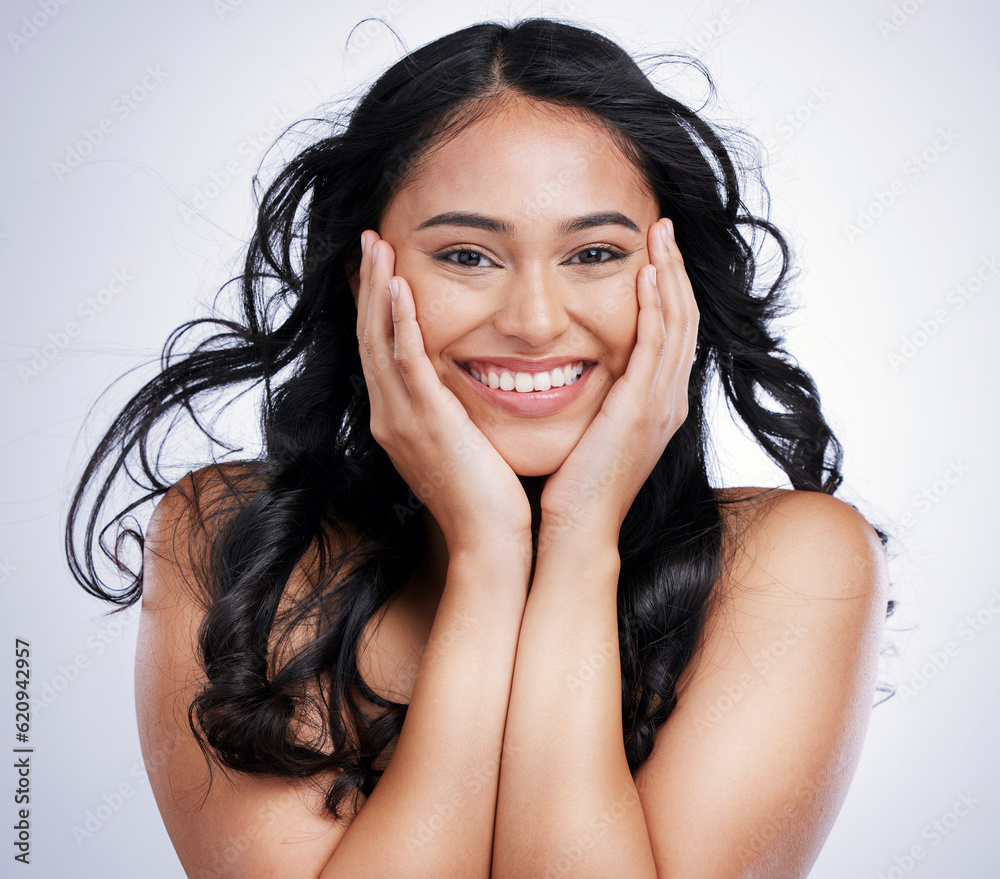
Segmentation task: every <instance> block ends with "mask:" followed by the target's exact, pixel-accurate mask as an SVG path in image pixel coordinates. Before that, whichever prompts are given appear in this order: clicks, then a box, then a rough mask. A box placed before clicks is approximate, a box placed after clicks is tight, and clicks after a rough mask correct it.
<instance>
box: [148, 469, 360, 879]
mask: <svg viewBox="0 0 1000 879" xmlns="http://www.w3.org/2000/svg"><path fill="white" fill-rule="evenodd" d="M260 485H261V483H260V480H259V479H257V478H256V477H255V474H254V472H253V468H252V467H245V466H238V465H227V466H225V467H221V468H220V467H210V468H205V469H203V470H199V471H196V472H194V473H190V474H188V475H187V476H185V477H184V478H183V479H181V480H179V481H178V483H177V484H176V485H174V486H173V487H172V488H171V489H170V490H169V491H167V492H166V494H165V495H164V496H163V497H162V498H161V499H160V501H159V503H158V505H157V506H156V508H155V510H154V512H153V516H152V518H151V520H150V523H149V526H148V528H147V534H146V544H145V547H144V558H143V571H144V576H143V595H142V612H141V614H140V618H139V635H138V641H137V645H136V669H135V695H136V713H137V719H138V725H139V738H140V743H141V745H142V753H143V758H144V760H145V763H146V769H147V773H148V776H149V780H150V785H151V787H152V789H153V793H154V795H155V797H156V802H157V806H158V807H159V810H160V814H161V816H162V818H163V821H164V824H165V825H166V828H167V831H168V833H169V834H170V838H171V841H172V842H173V844H174V847H175V849H176V850H177V853H178V856H179V857H180V860H181V863H182V864H183V866H184V868H185V871H186V872H187V873H188V874H189V875H225V876H229V875H233V876H235V875H240V876H248V877H253V876H275V877H284V876H294V875H317V874H318V873H319V870H320V869H321V867H322V865H324V864H325V863H326V861H327V860H328V859H329V857H330V855H331V853H332V852H333V850H334V848H335V847H336V845H337V844H338V843H339V840H340V839H341V837H342V836H343V833H344V832H345V830H346V827H347V824H344V823H336V822H333V821H332V820H331V819H330V818H328V817H327V816H326V815H325V813H324V811H323V789H322V783H329V781H330V780H332V776H331V778H318V777H317V778H314V779H312V780H311V781H302V782H299V781H290V780H285V779H282V778H276V777H267V776H256V775H248V774H244V773H239V772H235V771H232V770H229V771H227V772H225V773H224V772H222V771H221V770H220V768H219V767H218V766H217V765H213V764H211V763H210V762H209V760H208V759H207V758H206V755H205V754H204V753H203V752H202V750H201V747H200V746H199V743H198V741H197V739H196V738H195V736H194V734H193V731H192V728H191V722H190V721H189V709H190V706H191V704H192V701H193V699H194V697H195V695H196V694H197V693H198V692H199V691H200V689H201V688H202V687H203V686H204V684H205V683H206V674H205V669H204V667H203V664H202V657H201V652H200V647H199V634H200V630H201V627H202V624H203V622H204V619H205V614H206V612H207V609H208V606H209V605H210V604H211V603H212V596H211V594H210V592H211V590H210V589H207V588H206V586H205V584H204V583H203V576H204V564H205V561H206V558H207V553H208V551H209V547H210V545H211V542H212V540H213V539H214V537H215V534H216V533H217V531H218V528H219V525H220V523H221V522H222V521H223V520H224V517H225V516H227V515H230V514H231V513H233V512H234V511H236V510H237V509H239V508H240V507H241V505H243V504H245V503H247V502H248V500H249V499H250V498H251V497H252V496H253V493H254V492H255V491H257V490H259V488H260ZM304 579H308V578H304V577H303V575H302V573H301V571H297V572H296V573H295V574H294V575H293V577H292V578H291V579H290V580H289V585H288V587H287V588H288V589H290V590H293V591H294V590H295V589H296V588H297V587H296V583H299V584H301V583H302V582H303V580H304ZM269 652H271V651H270V650H269ZM348 823H349V821H348Z"/></svg>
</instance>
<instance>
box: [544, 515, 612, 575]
mask: <svg viewBox="0 0 1000 879" xmlns="http://www.w3.org/2000/svg"><path fill="white" fill-rule="evenodd" d="M620 570H621V556H620V555H619V553H618V533H617V530H615V531H614V532H612V530H611V529H606V530H601V529H594V528H588V529H585V528H578V527H573V525H572V523H568V522H566V521H565V520H563V519H561V518H553V519H550V520H548V522H547V521H546V518H545V516H544V515H543V517H542V523H541V527H540V528H539V532H538V560H537V561H536V563H535V575H534V580H533V581H534V582H536V583H537V582H538V581H539V579H540V578H545V579H547V580H558V581H560V582H572V583H576V584H581V583H584V582H588V581H593V582H597V583H604V582H608V581H611V582H614V583H617V582H618V573H619V571H620Z"/></svg>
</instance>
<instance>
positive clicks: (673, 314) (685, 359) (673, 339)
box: [652, 220, 699, 382]
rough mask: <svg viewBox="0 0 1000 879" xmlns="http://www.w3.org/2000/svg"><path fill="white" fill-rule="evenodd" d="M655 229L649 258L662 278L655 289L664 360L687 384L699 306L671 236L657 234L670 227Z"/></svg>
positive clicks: (665, 223) (663, 224)
mask: <svg viewBox="0 0 1000 879" xmlns="http://www.w3.org/2000/svg"><path fill="white" fill-rule="evenodd" d="M656 225H657V226H658V227H659V228H658V229H657V233H658V234H657V235H656V236H655V237H656V239H658V240H655V241H654V242H652V248H653V249H652V256H653V259H654V261H655V263H656V264H657V266H658V276H659V277H660V278H661V280H660V283H659V284H658V285H657V287H658V289H659V293H660V304H661V307H662V309H663V320H664V325H665V327H666V339H667V357H668V358H669V360H670V362H671V363H672V364H673V367H674V368H673V369H672V370H671V371H672V372H673V374H674V376H675V377H676V378H678V379H679V378H681V377H684V380H685V382H686V380H687V377H688V376H689V375H690V372H691V366H692V364H693V362H694V354H695V350H696V346H697V343H698V320H699V313H698V305H697V302H696V301H695V297H694V288H693V287H692V286H691V280H690V278H688V275H687V272H686V271H685V269H684V258H683V256H682V255H681V253H680V250H679V249H678V247H677V242H676V241H675V240H674V238H673V235H672V234H669V235H667V236H666V237H665V238H664V237H663V236H661V235H660V234H659V232H660V229H668V230H670V232H671V233H672V231H673V223H671V222H670V221H669V220H665V221H660V222H658V223H657V224H656Z"/></svg>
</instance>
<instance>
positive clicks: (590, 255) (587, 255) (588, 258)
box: [571, 247, 625, 265]
mask: <svg viewBox="0 0 1000 879" xmlns="http://www.w3.org/2000/svg"><path fill="white" fill-rule="evenodd" d="M601 254H607V259H602V258H601ZM576 256H579V257H581V262H580V264H581V265H598V264H599V263H602V262H611V261H612V260H616V259H623V258H624V257H625V254H624V253H622V252H621V251H620V250H612V249H611V248H610V247H587V248H585V249H583V250H581V251H580V252H579V253H578V254H576ZM576 256H574V257H573V259H576ZM571 262H572V260H571Z"/></svg>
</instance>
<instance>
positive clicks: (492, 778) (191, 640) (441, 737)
mask: <svg viewBox="0 0 1000 879" xmlns="http://www.w3.org/2000/svg"><path fill="white" fill-rule="evenodd" d="M191 480H192V477H188V478H187V479H186V480H184V481H183V482H182V487H181V488H175V489H172V490H171V492H170V493H168V495H167V496H166V497H165V498H164V499H163V500H161V502H160V504H159V505H158V506H157V508H156V511H155V513H154V516H153V520H152V521H151V523H150V528H149V529H148V531H149V533H148V537H147V545H146V556H145V561H146V566H145V571H146V573H145V576H146V581H145V591H144V595H143V607H142V614H141V617H140V629H139V641H138V647H137V656H136V703H137V709H138V715H139V728H140V737H141V741H142V747H143V755H144V758H145V761H146V765H147V770H148V773H149V778H150V783H151V785H152V787H153V791H154V794H155V796H156V799H157V803H158V805H159V808H160V811H161V814H162V816H163V820H164V823H165V824H166V826H167V830H168V832H169V833H170V836H171V840H172V841H173V843H174V846H175V848H176V849H177V853H178V856H179V857H180V859H181V862H182V864H183V865H184V868H185V870H186V871H187V873H188V875H190V876H192V877H195V876H197V877H230V876H231V877H240V879H244V877H255V876H260V877H289V879H292V877H294V879H303V877H336V879H341V877H352V876H358V877H369V876H394V877H411V876H412V877H417V876H420V877H423V876H427V877H447V876H455V877H463V879H465V877H474V876H488V875H489V870H490V852H491V846H492V834H493V824H494V811H495V805H496V789H497V777H498V773H499V764H500V749H501V743H502V740H503V725H504V718H505V714H506V709H507V699H508V696H509V688H510V678H511V674H512V670H513V664H514V648H515V644H516V640H517V630H518V626H519V624H520V620H521V614H522V611H523V607H524V599H525V594H526V590H527V578H528V571H529V569H530V550H522V551H521V553H520V557H519V554H518V551H517V550H516V549H515V547H514V546H512V545H503V546H501V545H499V544H495V545H494V546H493V548H492V550H490V549H487V548H484V549H483V551H482V552H478V551H477V552H473V551H464V552H462V553H460V554H458V555H457V556H456V557H454V558H452V560H451V564H450V565H449V569H448V579H447V583H446V586H445V589H444V594H443V596H442V598H441V602H440V606H439V608H438V612H437V615H436V617H435V620H434V625H433V628H432V631H431V635H430V639H429V640H428V642H427V646H426V649H425V650H424V654H423V657H422V660H421V664H420V669H419V674H418V677H417V680H416V683H415V685H414V688H413V695H412V698H411V702H410V708H409V710H408V712H407V717H406V721H405V723H404V725H403V729H402V732H401V733H400V736H399V739H398V744H397V746H396V749H395V751H394V753H393V756H392V758H391V760H390V761H389V763H388V766H387V767H386V770H385V772H384V774H383V776H382V778H381V780H380V781H379V783H378V785H377V787H376V789H375V791H374V792H373V793H372V795H371V797H370V798H369V799H368V801H367V802H365V803H364V805H363V808H362V809H361V811H360V813H359V814H358V815H357V817H355V818H354V819H353V821H350V820H347V821H345V822H343V823H340V824H336V823H334V822H333V821H332V820H331V819H330V818H328V817H327V816H325V815H324V814H323V813H322V789H321V788H320V787H318V786H312V785H310V784H309V783H306V782H301V781H294V780H285V779H280V778H263V777H257V776H250V775H245V774H241V773H230V775H231V779H227V778H226V777H225V776H224V775H223V774H222V773H221V772H220V771H219V770H218V769H216V771H215V777H214V782H213V784H212V786H211V788H210V789H209V788H208V787H207V783H208V769H207V765H206V762H205V759H204V757H203V756H202V754H201V751H200V750H199V748H198V746H197V744H196V742H195V740H194V738H193V736H192V734H191V731H190V729H189V727H188V723H187V708H188V705H189V704H190V703H191V700H192V698H193V696H194V694H195V692H196V690H197V687H198V686H199V684H200V683H201V681H202V680H203V672H202V669H201V667H200V664H199V662H198V660H197V642H196V634H197V626H198V624H199V622H200V619H201V616H202V614H203V610H202V608H201V607H200V604H199V603H198V602H197V601H196V600H195V599H194V598H193V597H192V590H191V589H190V588H189V582H190V580H191V576H192V571H191V567H190V564H189V559H190V551H189V548H190V547H195V554H197V552H198V548H197V543H196V542H195V543H192V542H191V540H192V527H191V523H190V521H189V518H188V516H189V514H188V510H189V509H190V507H189V505H188V503H187V499H186V497H185V495H190V493H191V492H192V491H195V490H196V489H195V488H194V486H193V483H192V482H191ZM202 490H204V489H202ZM290 588H294V586H293V584H290ZM318 781H320V782H323V783H324V784H329V782H330V781H332V778H324V779H318Z"/></svg>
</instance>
